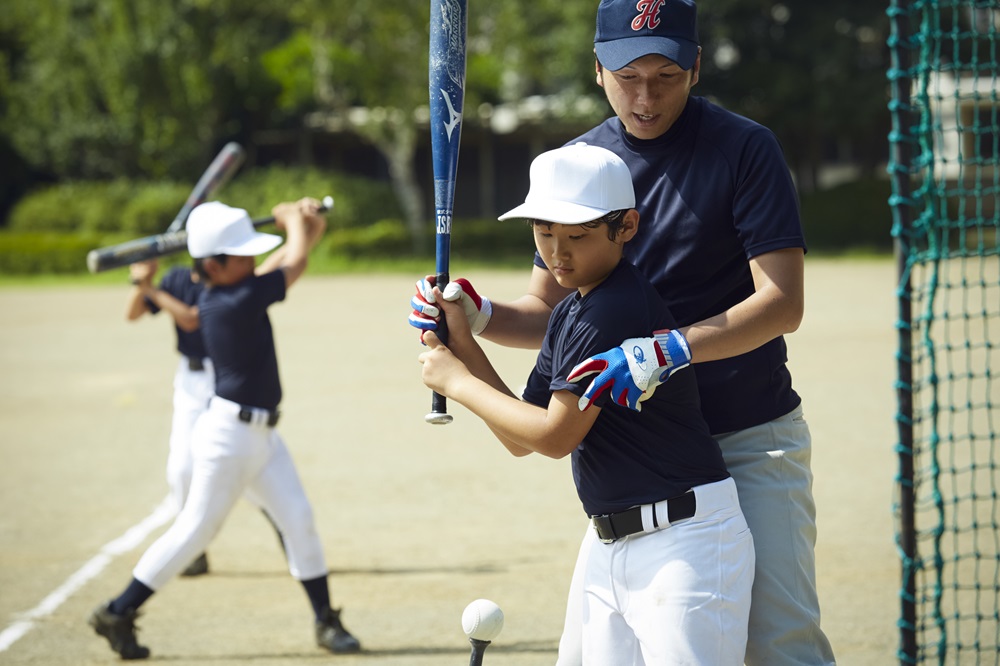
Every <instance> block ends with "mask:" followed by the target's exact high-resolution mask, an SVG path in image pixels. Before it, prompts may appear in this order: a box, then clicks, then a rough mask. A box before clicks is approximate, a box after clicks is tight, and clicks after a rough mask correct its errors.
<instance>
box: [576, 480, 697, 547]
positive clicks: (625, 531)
mask: <svg viewBox="0 0 1000 666" xmlns="http://www.w3.org/2000/svg"><path fill="white" fill-rule="evenodd" d="M694 512H695V500H694V493H693V492H687V493H684V494H683V495H678V496H677V497H671V498H670V499H668V500H667V520H669V521H670V523H671V524H673V523H676V522H677V521H679V520H684V519H685V518H690V517H692V516H694ZM591 520H593V521H594V529H596V530H597V538H599V539H600V540H601V541H603V542H604V543H612V542H614V541H617V540H618V539H621V538H624V537H627V536H629V535H632V534H638V533H639V532H642V531H643V528H642V507H640V506H634V507H632V508H631V509H626V510H625V511H619V512H618V513H608V514H605V515H603V516H591ZM653 526H654V527H667V526H666V525H657V524H656V509H655V508H654V509H653Z"/></svg>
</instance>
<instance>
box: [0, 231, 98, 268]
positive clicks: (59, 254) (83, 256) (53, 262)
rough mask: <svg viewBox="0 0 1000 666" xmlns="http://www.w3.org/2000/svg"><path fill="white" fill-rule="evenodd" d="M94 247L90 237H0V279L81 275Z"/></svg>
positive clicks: (55, 235)
mask: <svg viewBox="0 0 1000 666" xmlns="http://www.w3.org/2000/svg"><path fill="white" fill-rule="evenodd" d="M95 247H97V237H96V236H92V235H84V234H81V235H76V234H58V233H19V234H18V233H0V275H35V274H67V273H81V272H83V271H85V270H86V265H87V264H86V261H87V253H88V252H89V251H90V250H92V249H94V248H95Z"/></svg>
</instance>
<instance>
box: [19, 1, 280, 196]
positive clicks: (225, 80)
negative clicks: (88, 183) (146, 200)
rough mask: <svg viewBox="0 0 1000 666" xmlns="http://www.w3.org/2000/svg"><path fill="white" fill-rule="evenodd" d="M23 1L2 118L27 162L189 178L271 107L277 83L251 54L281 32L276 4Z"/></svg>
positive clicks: (73, 172) (64, 174) (89, 171)
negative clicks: (249, 7) (19, 50)
mask: <svg viewBox="0 0 1000 666" xmlns="http://www.w3.org/2000/svg"><path fill="white" fill-rule="evenodd" d="M13 4H19V3H13ZM20 4H23V5H24V7H28V5H29V4H30V8H28V9H25V10H24V11H25V14H23V15H21V16H20V17H18V18H17V20H18V24H19V25H20V26H21V27H22V29H23V37H22V38H23V41H22V42H21V44H22V46H23V49H24V51H23V57H22V58H20V59H19V61H18V62H15V63H11V64H10V65H9V67H10V69H9V70H8V71H9V73H10V80H9V82H8V84H7V86H6V87H7V90H6V91H5V92H8V93H9V97H8V102H7V104H6V107H5V108H4V114H3V120H2V123H3V125H2V128H3V130H4V133H5V134H7V135H8V136H9V137H10V138H11V142H12V143H13V145H14V147H15V148H16V150H17V151H18V152H19V153H20V154H21V155H22V156H24V158H25V159H26V160H27V161H28V162H29V163H30V164H32V165H33V166H35V167H36V168H43V169H45V170H47V171H49V172H51V173H53V174H55V175H56V176H57V177H60V178H109V177H115V176H120V175H123V174H128V175H135V174H142V175H145V176H148V177H153V178H160V177H165V176H173V177H179V178H190V174H192V173H199V172H200V171H201V169H203V168H204V164H206V163H207V161H208V160H209V159H210V158H211V156H212V155H214V154H215V152H216V151H217V149H218V147H219V146H220V145H221V143H223V142H224V141H225V139H226V138H229V137H231V136H232V135H235V134H237V133H239V132H241V131H246V130H247V128H248V126H252V125H253V123H254V118H255V115H256V116H262V117H267V116H268V112H269V105H270V100H269V96H270V97H273V96H274V95H276V94H277V91H276V87H275V86H274V84H273V83H272V82H270V81H268V80H266V79H265V78H263V77H261V76H260V73H259V68H258V67H256V58H255V57H253V54H254V53H255V51H256V49H257V48H259V46H260V45H261V44H264V45H266V44H267V43H268V41H277V40H278V39H280V38H281V37H283V34H282V33H281V28H282V26H283V25H284V22H283V21H282V20H281V15H280V14H279V13H277V12H275V11H273V10H272V11H266V10H261V9H255V10H254V11H253V12H247V11H244V12H237V11H235V10H232V11H227V12H226V13H225V14H222V13H221V9H220V5H218V4H213V3H208V2H204V1H201V0H188V1H186V2H159V1H158V0H36V2H33V3H20ZM219 25H225V26H226V29H225V30H219V29H218V26H219ZM269 88H270V89H271V90H270V91H269V90H268V89H269ZM268 121H270V119H269V118H268Z"/></svg>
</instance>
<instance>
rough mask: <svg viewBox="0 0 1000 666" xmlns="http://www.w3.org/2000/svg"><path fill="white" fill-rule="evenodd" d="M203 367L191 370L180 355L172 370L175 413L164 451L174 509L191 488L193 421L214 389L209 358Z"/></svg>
mask: <svg viewBox="0 0 1000 666" xmlns="http://www.w3.org/2000/svg"><path fill="white" fill-rule="evenodd" d="M203 362H204V365H205V369H204V370H191V369H190V368H189V367H188V360H187V358H186V357H184V356H182V357H181V358H180V361H178V363H177V371H176V372H175V373H174V414H173V419H172V423H171V427H170V451H169V453H168V454H167V485H168V487H169V488H170V497H171V500H172V501H173V504H174V510H175V511H180V510H181V507H182V506H184V500H185V499H187V494H188V488H190V487H191V470H192V468H193V462H192V459H191V437H192V433H193V432H194V424H195V422H196V421H197V420H198V417H199V416H201V415H202V414H203V413H204V412H205V410H206V409H208V401H209V400H210V399H211V397H212V394H213V393H214V392H215V370H214V368H213V366H212V361H211V360H209V359H207V358H206V359H204V361H203Z"/></svg>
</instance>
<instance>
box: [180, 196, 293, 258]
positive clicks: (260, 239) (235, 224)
mask: <svg viewBox="0 0 1000 666" xmlns="http://www.w3.org/2000/svg"><path fill="white" fill-rule="evenodd" d="M187 234H188V237H187V246H188V252H189V253H190V254H191V256H192V257H193V258H195V259H204V258H206V257H214V256H215V255H218V254H229V255H233V256H235V257H256V256H257V255H259V254H264V253H265V252H270V251H271V250H273V249H274V248H276V247H278V246H279V245H281V243H282V240H283V239H282V237H281V236H277V235H275V234H265V233H261V232H259V231H257V230H256V229H254V226H253V222H252V221H251V220H250V216H249V215H248V214H247V212H246V211H245V210H243V209H242V208H233V207H232V206H227V205H226V204H224V203H220V202H218V201H210V202H208V203H203V204H201V205H200V206H198V207H197V208H195V209H194V210H193V211H191V215H190V216H189V217H188V221H187Z"/></svg>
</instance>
